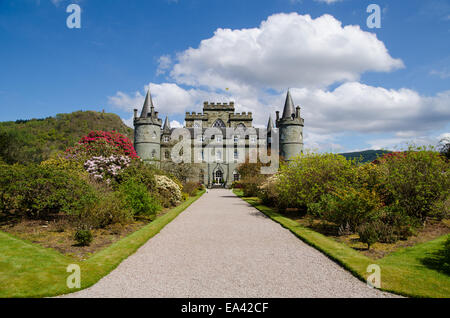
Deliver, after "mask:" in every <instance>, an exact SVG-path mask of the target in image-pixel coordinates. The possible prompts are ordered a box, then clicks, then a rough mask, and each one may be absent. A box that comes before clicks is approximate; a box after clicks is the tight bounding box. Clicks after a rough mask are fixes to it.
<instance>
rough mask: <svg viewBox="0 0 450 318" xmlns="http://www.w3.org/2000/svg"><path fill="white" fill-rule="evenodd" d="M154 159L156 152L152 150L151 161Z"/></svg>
mask: <svg viewBox="0 0 450 318" xmlns="http://www.w3.org/2000/svg"><path fill="white" fill-rule="evenodd" d="M155 157H156V150H155V149H153V150H152V159H155Z"/></svg>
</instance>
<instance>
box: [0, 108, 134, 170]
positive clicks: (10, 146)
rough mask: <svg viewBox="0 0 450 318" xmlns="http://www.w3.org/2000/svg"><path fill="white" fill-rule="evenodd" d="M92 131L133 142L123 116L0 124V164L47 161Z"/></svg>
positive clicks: (87, 114)
mask: <svg viewBox="0 0 450 318" xmlns="http://www.w3.org/2000/svg"><path fill="white" fill-rule="evenodd" d="M92 130H105V131H112V130H115V131H117V132H119V133H122V134H124V135H126V136H128V137H129V138H131V139H132V138H133V129H131V128H129V127H127V126H126V125H125V124H124V123H123V122H122V120H121V119H120V117H119V116H117V115H116V114H111V113H99V112H95V111H77V112H74V113H70V114H57V115H56V116H55V117H48V118H45V119H31V120H17V121H15V122H12V121H9V122H0V160H3V161H5V162H8V163H16V162H18V163H30V162H41V161H43V160H46V159H47V158H48V157H49V156H50V155H51V154H53V153H55V152H57V151H64V150H65V149H67V148H68V147H70V146H72V145H74V144H75V143H76V142H77V141H78V140H79V139H80V138H81V137H82V136H84V135H86V134H88V133H89V132H90V131H92Z"/></svg>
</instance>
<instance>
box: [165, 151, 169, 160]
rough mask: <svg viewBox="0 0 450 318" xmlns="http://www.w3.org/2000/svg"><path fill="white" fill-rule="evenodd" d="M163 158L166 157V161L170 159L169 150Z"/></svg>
mask: <svg viewBox="0 0 450 318" xmlns="http://www.w3.org/2000/svg"><path fill="white" fill-rule="evenodd" d="M165 157H166V159H170V151H169V150H166V152H165Z"/></svg>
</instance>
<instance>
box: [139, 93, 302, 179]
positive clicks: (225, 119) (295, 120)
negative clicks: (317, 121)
mask: <svg viewBox="0 0 450 318" xmlns="http://www.w3.org/2000/svg"><path fill="white" fill-rule="evenodd" d="M252 122H253V118H252V113H251V112H249V113H245V112H243V113H235V109H234V102H230V103H208V102H205V103H204V104H203V112H202V113H198V114H197V113H195V112H192V113H189V112H186V117H185V127H184V128H185V129H186V130H188V131H189V132H190V138H191V139H192V144H194V142H197V143H196V144H197V145H198V144H200V151H201V152H200V154H199V156H201V158H200V161H197V162H198V163H192V165H196V169H197V170H198V173H196V176H195V177H194V178H192V177H191V178H190V179H193V180H191V181H198V182H200V183H202V184H205V185H207V186H208V187H211V186H214V185H216V186H217V185H220V186H224V187H229V186H231V184H232V182H233V181H238V180H239V178H240V176H239V173H238V171H237V169H236V168H237V167H238V165H239V162H238V161H239V159H242V158H245V156H247V155H248V152H249V149H250V148H252V145H261V144H264V143H261V141H264V142H265V144H266V145H267V147H269V148H270V145H271V144H272V142H273V141H272V139H271V136H272V134H273V135H274V136H277V138H278V136H279V140H278V141H279V155H280V156H282V157H283V158H284V159H286V160H289V159H290V158H292V157H294V156H296V155H298V154H300V153H301V152H302V151H303V126H304V119H303V118H301V117H300V107H299V106H297V107H294V103H293V101H292V97H291V94H290V92H289V91H288V92H287V96H286V102H285V105H284V109H283V114H282V116H281V117H280V112H279V111H277V112H276V120H275V127H276V128H277V129H278V130H276V129H275V127H274V123H273V120H272V117H269V121H268V125H267V134H266V137H265V138H266V140H260V139H259V138H260V137H259V134H258V132H259V129H258V128H254V127H253V124H252ZM208 128H214V131H218V132H219V133H218V134H216V135H212V136H209V135H207V131H208V130H207V129H208ZM227 128H233V129H235V130H242V131H252V132H256V133H254V134H253V135H249V134H247V135H245V137H244V138H242V137H240V135H232V136H230V135H228V136H227V134H226V132H225V130H226V129H227ZM173 131H174V129H173V128H171V127H170V122H169V118H168V117H167V116H166V118H165V121H164V125H163V123H162V120H161V119H160V118H159V117H158V112H157V111H155V107H154V105H153V101H152V96H151V94H150V90H149V91H148V92H147V96H146V97H145V101H144V105H143V107H142V111H141V114H140V116H138V110H137V109H135V110H134V147H135V149H136V152H137V154H138V155H139V156H140V157H141V158H142V160H144V161H145V162H153V163H155V164H157V165H160V166H161V167H163V165H164V164H168V163H170V162H172V159H171V150H172V148H173V146H174V141H173V140H171V135H172V132H173ZM194 131H196V132H197V134H194ZM198 131H200V135H198ZM275 131H276V132H278V133H277V134H275V133H274V132H275ZM220 132H222V134H220ZM197 135H198V136H197ZM240 138H241V140H240ZM197 139H198V140H197ZM207 139H216V140H215V141H218V142H219V141H220V142H221V143H223V144H227V145H229V146H230V148H231V149H232V151H231V152H230V151H224V152H223V153H222V151H218V152H216V154H217V158H215V159H216V160H213V162H212V161H211V160H204V159H205V158H204V150H203V149H205V146H206V145H207ZM244 139H245V140H244ZM202 147H203V148H202ZM241 162H242V161H241ZM192 167H194V166H192Z"/></svg>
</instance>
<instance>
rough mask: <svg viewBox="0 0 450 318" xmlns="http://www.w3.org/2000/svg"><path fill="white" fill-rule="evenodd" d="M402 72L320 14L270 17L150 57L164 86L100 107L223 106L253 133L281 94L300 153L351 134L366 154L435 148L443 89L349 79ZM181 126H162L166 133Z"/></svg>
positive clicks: (379, 50) (443, 119)
mask: <svg viewBox="0 0 450 318" xmlns="http://www.w3.org/2000/svg"><path fill="white" fill-rule="evenodd" d="M403 66H404V65H403V62H402V61H401V60H400V59H396V58H393V57H391V56H390V55H389V53H388V50H387V49H386V47H385V45H384V43H383V42H381V41H380V40H378V39H377V37H376V35H375V34H372V33H369V32H365V31H362V30H361V29H360V28H359V27H358V26H342V24H341V22H340V21H338V20H336V19H335V18H334V17H332V16H330V15H324V16H321V17H318V18H316V19H313V18H311V17H310V16H309V15H298V14H297V13H292V14H275V15H272V16H270V17H269V18H268V19H267V20H266V21H263V22H262V23H261V25H260V26H259V27H257V28H252V29H240V30H230V29H218V30H217V31H216V32H215V33H214V36H212V37H211V38H209V39H205V40H203V41H201V43H200V45H199V46H198V47H197V48H189V49H187V50H185V51H183V52H181V53H179V54H177V55H176V57H175V58H171V56H169V55H164V56H162V57H160V59H159V62H158V70H157V72H159V74H167V73H169V74H170V78H168V80H169V81H170V80H173V83H169V82H166V83H150V84H148V85H147V86H145V87H143V89H142V90H139V91H136V92H133V93H124V92H117V93H116V94H115V95H114V96H111V97H110V98H109V102H110V104H112V105H114V106H115V107H118V108H120V109H123V110H126V111H130V112H131V111H132V109H133V108H138V109H141V107H142V104H143V101H144V96H145V91H146V90H147V88H148V87H150V89H151V92H152V96H153V101H154V103H155V106H156V107H157V108H158V111H159V112H160V113H161V115H162V116H164V115H175V114H178V115H180V114H181V115H182V114H184V112H185V111H201V109H202V105H203V101H214V102H229V101H231V100H232V101H235V103H236V110H237V111H238V112H243V111H245V112H252V113H253V118H254V125H255V126H256V127H265V126H266V124H267V120H268V117H269V114H270V115H272V117H273V118H274V116H275V111H276V110H280V111H281V110H282V109H283V105H284V99H285V94H286V88H287V87H291V93H292V95H293V98H294V102H295V104H296V105H300V106H301V107H302V117H304V118H305V134H304V136H305V146H306V147H307V148H310V149H319V150H321V151H342V150H344V147H342V146H341V145H340V144H339V141H340V138H347V137H346V136H349V135H351V134H352V133H357V134H359V135H364V136H366V138H365V141H366V143H367V144H368V145H369V147H370V148H372V149H375V148H380V147H383V148H386V147H390V146H391V145H398V144H400V143H405V142H406V141H414V142H416V143H418V144H422V143H426V142H430V143H431V142H432V143H434V144H435V142H436V139H437V136H434V137H430V136H433V133H432V132H436V131H438V130H441V132H442V130H443V129H445V128H446V125H448V123H449V122H450V90H449V91H444V92H441V93H438V94H436V95H434V96H424V95H421V94H419V93H418V92H416V91H414V90H412V89H408V88H401V89H387V88H383V87H374V86H370V85H366V84H363V83H360V82H358V79H359V77H360V75H361V74H362V73H364V72H368V71H377V72H389V71H392V70H395V69H398V68H401V67H403ZM434 75H438V74H434ZM331 84H334V86H335V88H334V89H332V90H331V89H329V85H331ZM127 123H131V120H129V121H127ZM181 125H182V124H181V123H180V122H178V121H172V127H179V126H181ZM374 136H375V137H374ZM380 136H382V137H380ZM353 148H354V147H353Z"/></svg>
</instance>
